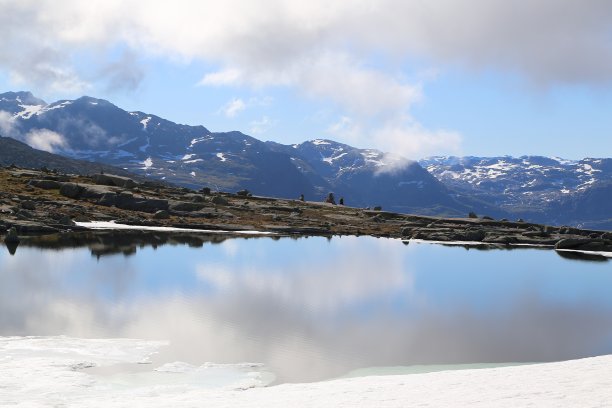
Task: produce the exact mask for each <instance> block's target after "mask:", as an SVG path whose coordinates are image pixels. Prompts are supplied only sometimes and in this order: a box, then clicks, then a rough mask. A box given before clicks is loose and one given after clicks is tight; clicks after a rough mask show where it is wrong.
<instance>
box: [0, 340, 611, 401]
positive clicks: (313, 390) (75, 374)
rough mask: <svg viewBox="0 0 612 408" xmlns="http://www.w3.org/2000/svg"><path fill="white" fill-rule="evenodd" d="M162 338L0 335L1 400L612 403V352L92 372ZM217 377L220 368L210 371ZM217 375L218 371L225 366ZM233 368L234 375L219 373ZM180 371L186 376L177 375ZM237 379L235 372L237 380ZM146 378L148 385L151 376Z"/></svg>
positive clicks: (137, 354) (140, 357) (149, 350)
mask: <svg viewBox="0 0 612 408" xmlns="http://www.w3.org/2000/svg"><path fill="white" fill-rule="evenodd" d="M163 344H164V343H160V342H147V341H140V340H126V339H109V340H82V339H72V338H68V337H47V338H40V337H39V338H23V337H10V338H2V337H0V406H19V407H56V406H62V407H79V408H80V407H109V408H113V407H164V408H165V407H199V406H201V407H266V408H268V407H279V408H280V407H283V408H284V407H322V406H326V407H351V408H352V407H377V408H378V407H402V408H404V407H408V406H419V407H467V406H469V407H474V406H476V407H522V406H528V405H529V406H537V407H544V406H547V407H548V406H554V407H606V406H611V401H612V398H611V396H612V393H611V392H612V356H603V357H595V358H587V359H582V360H573V361H566V362H560V363H549V364H534V365H526V366H513V367H501V368H491V369H478V370H462V371H444V372H435V373H428V374H412V375H396V376H380V377H359V378H349V379H339V380H334V381H326V382H319V383H309V384H285V385H279V386H273V387H267V388H261V387H260V388H252V387H255V386H257V385H261V378H259V377H258V375H259V374H261V373H257V372H254V371H249V370H253V369H256V368H258V366H257V365H249V364H243V365H237V366H235V367H232V366H228V365H215V364H206V365H204V366H201V367H194V366H191V365H189V364H186V363H179V362H176V363H170V364H165V365H162V366H161V367H158V371H157V372H156V373H153V371H154V368H155V367H151V372H149V373H146V375H152V374H155V375H162V376H163V375H170V376H173V377H171V378H172V380H171V381H170V380H167V381H163V382H159V381H157V382H156V381H155V379H153V380H151V378H144V380H143V378H141V380H142V381H140V382H137V383H134V382H132V383H131V384H120V383H117V382H116V381H115V382H114V383H113V382H112V381H109V380H108V379H105V378H103V377H97V376H94V375H89V374H87V370H83V368H85V367H88V366H91V365H104V364H118V363H139V362H146V361H147V359H148V358H149V356H150V355H151V354H153V353H155V352H156V350H157V349H158V348H159V347H161V346H163ZM228 369H232V370H236V371H235V372H239V370H243V371H242V373H243V376H242V378H240V380H239V381H234V382H233V383H232V384H231V386H224V387H215V388H205V387H202V386H201V385H200V384H198V383H197V382H194V381H191V380H190V379H193V378H192V377H181V376H182V375H185V374H187V375H193V374H194V373H198V372H200V373H201V372H203V371H206V370H228ZM211 373H212V375H215V371H209V374H211ZM218 373H219V372H218ZM221 373H224V374H223V375H225V374H226V372H223V371H221ZM177 376H178V377H177ZM237 378H238V377H236V378H235V380H237ZM145 380H146V381H145Z"/></svg>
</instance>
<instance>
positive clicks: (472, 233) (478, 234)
mask: <svg viewBox="0 0 612 408" xmlns="http://www.w3.org/2000/svg"><path fill="white" fill-rule="evenodd" d="M486 235H487V233H486V232H485V231H484V230H480V229H478V230H467V231H466V232H465V234H464V236H463V238H464V239H465V240H466V241H477V242H480V241H482V240H483V239H484V238H485V236H486Z"/></svg>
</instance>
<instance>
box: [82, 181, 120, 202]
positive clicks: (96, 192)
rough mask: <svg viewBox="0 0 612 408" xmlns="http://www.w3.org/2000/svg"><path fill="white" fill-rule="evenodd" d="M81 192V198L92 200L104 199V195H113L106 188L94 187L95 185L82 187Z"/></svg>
mask: <svg viewBox="0 0 612 408" xmlns="http://www.w3.org/2000/svg"><path fill="white" fill-rule="evenodd" d="M81 187H83V191H82V192H81V198H92V199H100V198H102V197H104V195H106V194H109V193H111V194H112V193H114V191H113V190H112V189H111V188H109V187H107V186H96V185H91V184H87V185H82V186H81Z"/></svg>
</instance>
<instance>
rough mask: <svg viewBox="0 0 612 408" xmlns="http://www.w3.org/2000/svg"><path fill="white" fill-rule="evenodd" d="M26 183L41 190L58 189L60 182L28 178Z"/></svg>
mask: <svg viewBox="0 0 612 408" xmlns="http://www.w3.org/2000/svg"><path fill="white" fill-rule="evenodd" d="M28 184H29V185H31V186H32V187H36V188H41V189H43V190H59V189H60V187H61V184H60V183H59V182H57V181H55V180H30V182H29V183H28Z"/></svg>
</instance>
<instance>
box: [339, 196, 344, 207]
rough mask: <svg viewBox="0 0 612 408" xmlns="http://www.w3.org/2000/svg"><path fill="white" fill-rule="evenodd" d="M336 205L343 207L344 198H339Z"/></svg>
mask: <svg viewBox="0 0 612 408" xmlns="http://www.w3.org/2000/svg"><path fill="white" fill-rule="evenodd" d="M338 204H340V205H344V197H340V200H338Z"/></svg>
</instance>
